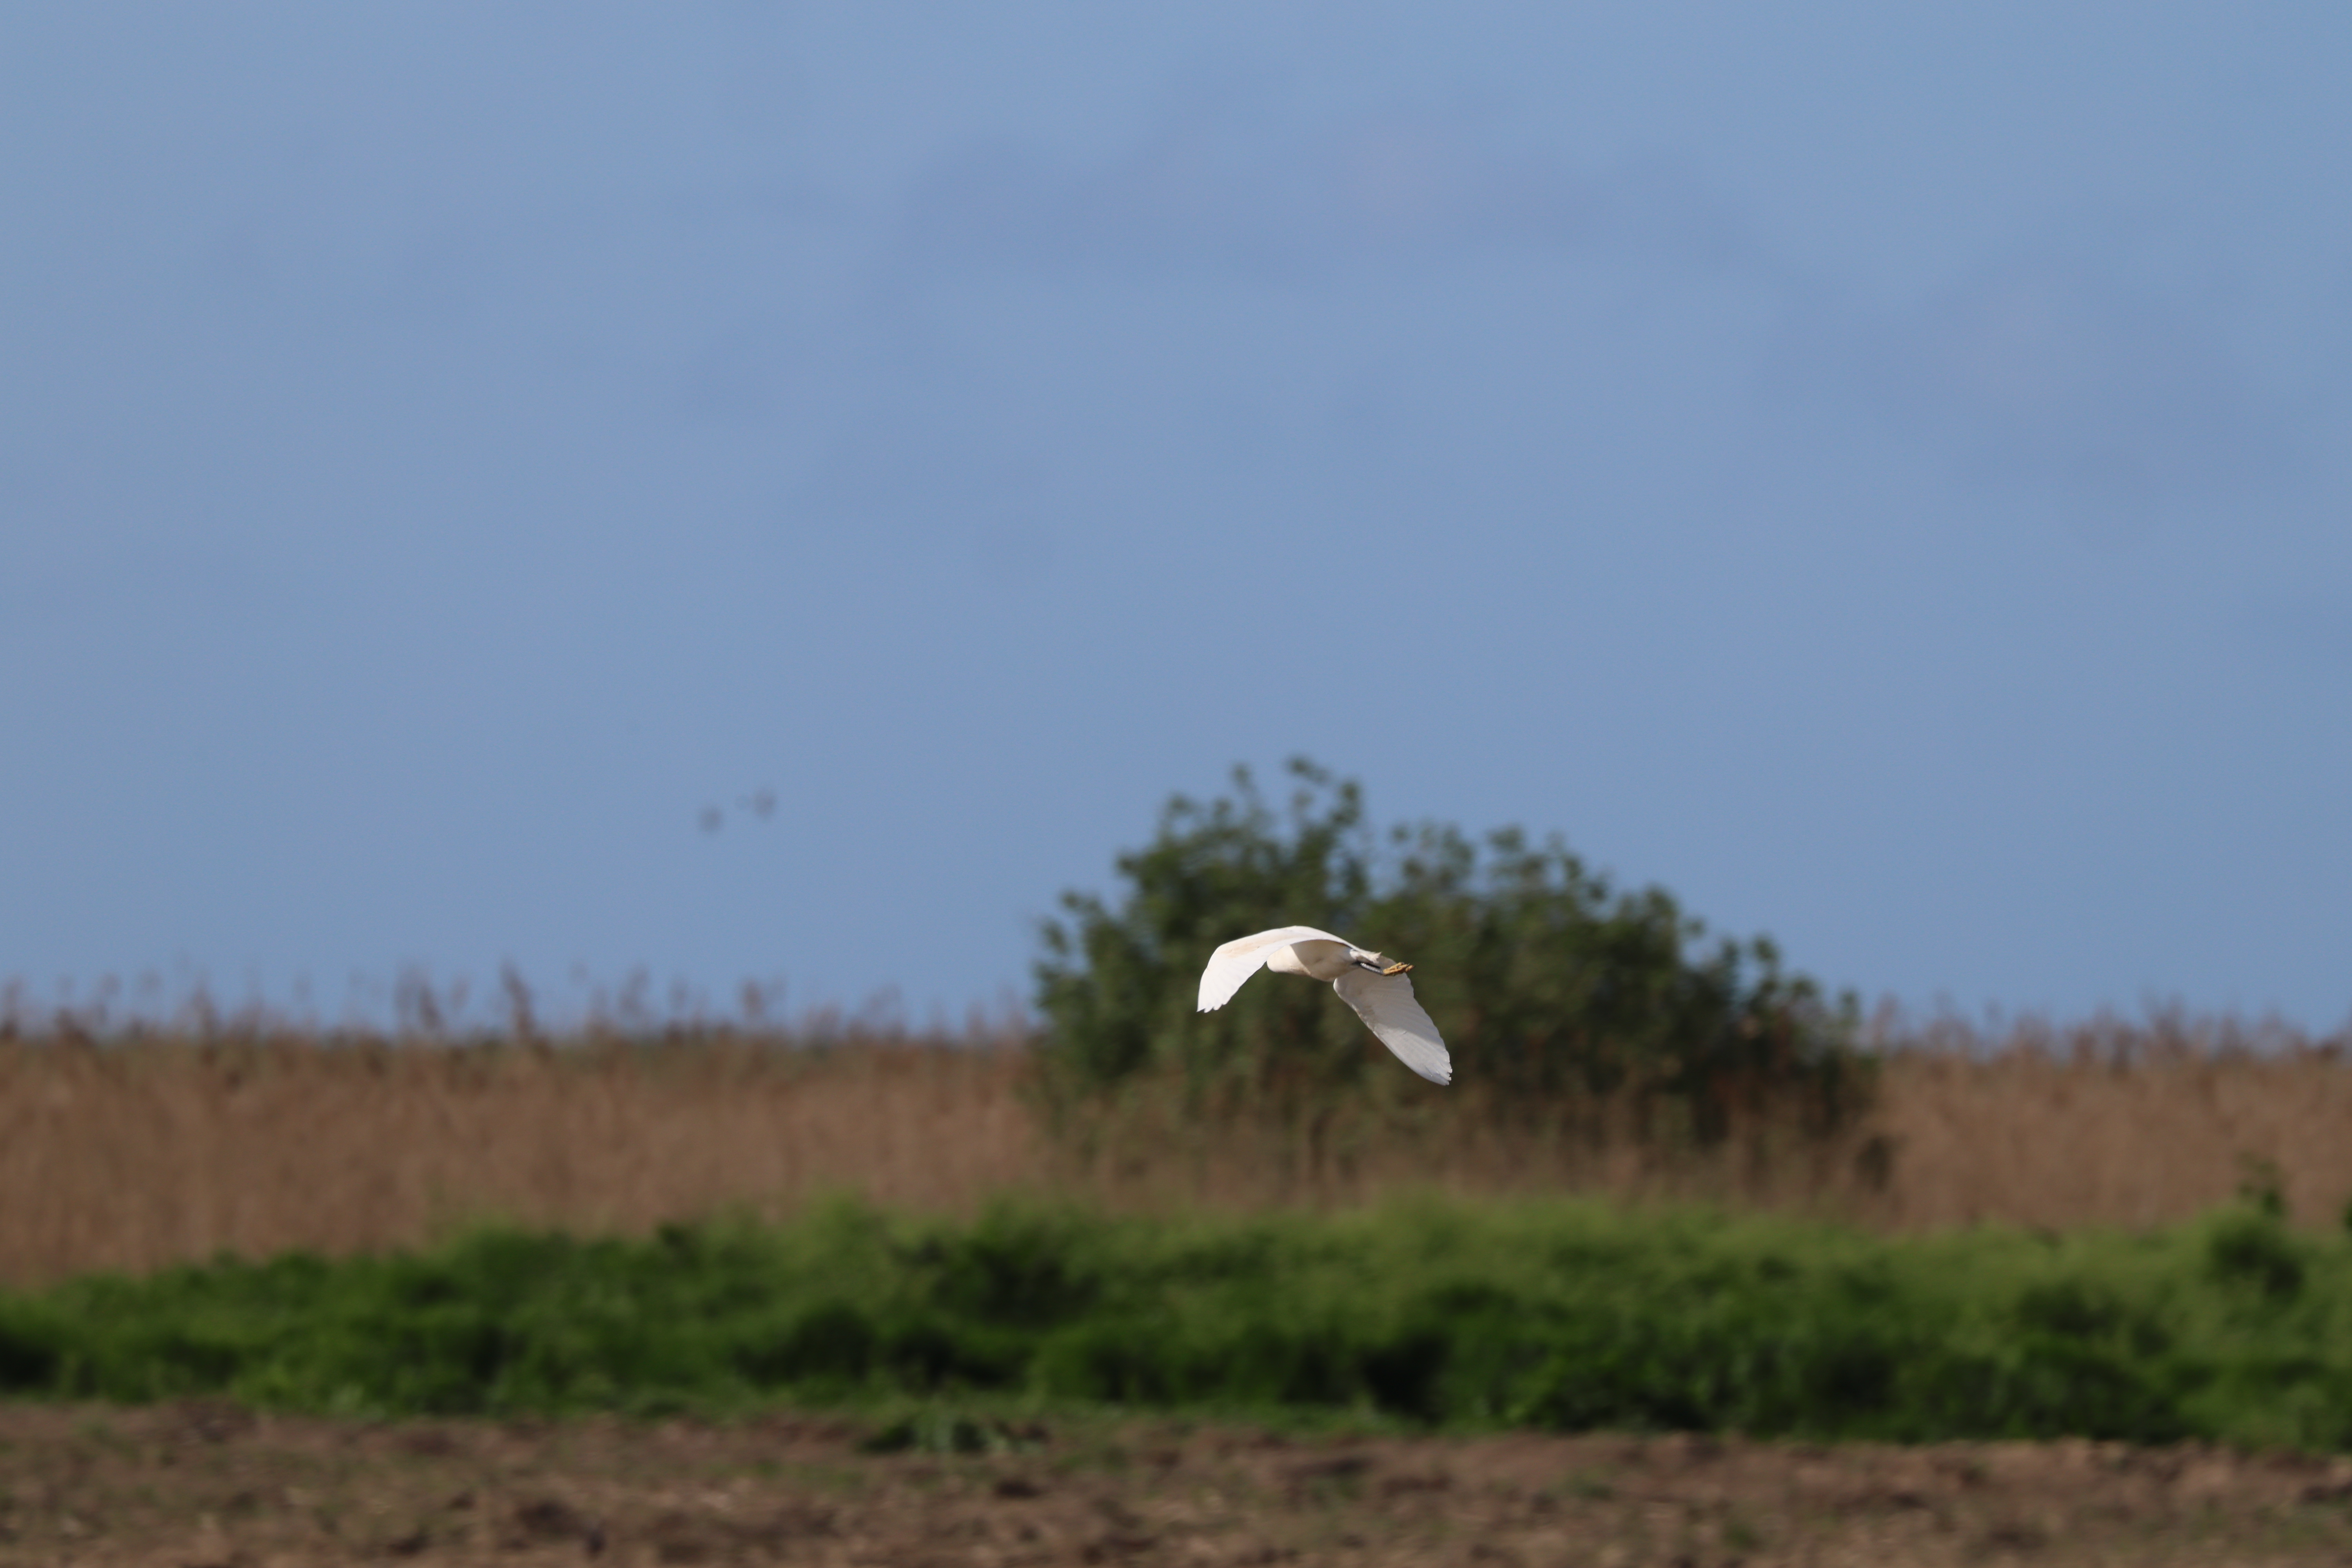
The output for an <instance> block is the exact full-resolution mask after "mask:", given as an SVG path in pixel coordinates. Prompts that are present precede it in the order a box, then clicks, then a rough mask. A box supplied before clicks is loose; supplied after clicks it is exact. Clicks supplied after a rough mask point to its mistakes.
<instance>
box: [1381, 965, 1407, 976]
mask: <svg viewBox="0 0 2352 1568" xmlns="http://www.w3.org/2000/svg"><path fill="white" fill-rule="evenodd" d="M1411 968H1412V964H1410V963H1391V964H1390V965H1389V966H1388V967H1387V968H1386V969H1383V970H1381V973H1382V974H1402V973H1404V972H1405V971H1406V970H1408V969H1411Z"/></svg>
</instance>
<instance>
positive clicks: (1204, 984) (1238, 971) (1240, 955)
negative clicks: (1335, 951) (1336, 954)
mask: <svg viewBox="0 0 2352 1568" xmlns="http://www.w3.org/2000/svg"><path fill="white" fill-rule="evenodd" d="M1292 942H1338V943H1339V945H1340V946H1341V947H1347V946H1349V945H1351V944H1350V943H1349V942H1348V941H1347V939H1346V938H1344V937H1337V936H1333V935H1332V934H1331V933H1330V932H1329V931H1317V930H1316V929H1315V928H1314V927H1313V926H1284V927H1282V928H1280V929H1279V930H1276V931H1260V932H1258V933H1257V934H1256V935H1255V936H1239V937H1235V938H1234V940H1233V941H1231V942H1227V943H1225V944H1224V945H1223V947H1220V948H1219V949H1217V951H1216V952H1213V953H1211V954H1209V967H1208V968H1206V969H1203V970H1202V971H1201V1001H1200V1010H1201V1011H1202V1012H1203V1013H1210V1012H1214V1011H1215V1010H1216V1009H1217V1008H1219V1007H1222V1006H1223V1005H1225V1004H1226V1003H1228V1002H1230V1001H1232V1000H1233V999H1234V992H1236V991H1238V990H1240V989H1241V988H1242V982H1243V981H1244V980H1247V979H1248V978H1249V977H1250V976H1251V975H1253V974H1255V973H1257V972H1258V970H1259V969H1260V968H1262V967H1263V966H1264V965H1265V961H1266V957H1267V955H1268V954H1270V953H1272V952H1274V950H1275V949H1276V948H1277V947H1288V946H1289V945H1290V944H1291V943H1292Z"/></svg>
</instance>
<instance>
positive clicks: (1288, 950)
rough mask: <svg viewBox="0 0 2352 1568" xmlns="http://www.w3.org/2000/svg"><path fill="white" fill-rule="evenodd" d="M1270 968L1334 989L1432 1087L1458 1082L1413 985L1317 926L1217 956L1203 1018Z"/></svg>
mask: <svg viewBox="0 0 2352 1568" xmlns="http://www.w3.org/2000/svg"><path fill="white" fill-rule="evenodd" d="M1268 963H1272V964H1273V967H1275V968H1276V969H1277V970H1280V971H1282V972H1284V973H1290V974H1307V975H1311V976H1313V977H1314V978H1316V979H1318V980H1328V981H1330V982H1331V988H1332V989H1333V990H1334V991H1337V992H1338V993H1339V999H1340V1000H1341V1001H1343V1002H1345V1003H1347V1004H1348V1005H1349V1006H1350V1007H1352V1008H1354V1009H1355V1010H1356V1016H1358V1017H1360V1018H1361V1019H1363V1021H1364V1022H1365V1024H1366V1025H1367V1026H1370V1029H1371V1031H1372V1033H1373V1034H1374V1035H1375V1036H1377V1037H1379V1039H1380V1042H1381V1044H1382V1045H1384V1046H1386V1047H1388V1048H1389V1049H1390V1050H1391V1051H1393V1052H1394V1053H1396V1058H1397V1059H1398V1060H1399V1061H1401V1062H1402V1063H1404V1065H1405V1066H1407V1067H1409V1068H1412V1070H1413V1071H1415V1072H1417V1073H1419V1074H1420V1075H1421V1076H1422V1077H1423V1078H1425V1079H1428V1080H1429V1081H1430V1082H1432V1083H1451V1082H1452V1081H1453V1080H1454V1063H1453V1059H1452V1058H1449V1057H1448V1056H1447V1055H1446V1053H1445V1041H1444V1039H1443V1038H1441V1037H1439V1035H1438V1033H1437V1025H1436V1024H1435V1023H1434V1022H1433V1021H1432V1020H1431V1018H1430V1016H1429V1015H1428V1014H1427V1013H1426V1012H1424V1011H1423V1009H1422V1005H1421V1004H1420V1003H1419V1002H1418V1001H1416V1000H1414V998H1413V994H1412V981H1411V980H1409V979H1407V978H1406V977H1405V975H1404V973H1403V971H1402V968H1401V967H1400V968H1399V969H1398V970H1397V972H1396V973H1381V971H1382V970H1384V969H1387V968H1389V967H1390V965H1389V963H1388V961H1387V960H1386V959H1384V958H1382V957H1381V954H1379V953H1377V952H1368V951H1367V950H1365V949H1363V948H1360V947H1358V946H1357V945H1356V944H1355V943H1353V942H1349V941H1348V940H1347V939H1346V938H1345V937H1338V936H1333V935H1332V934H1331V933H1330V932H1329V931H1318V930H1316V929H1315V928H1314V927H1313V926H1282V927H1280V928H1278V929H1276V930H1274V931H1259V932H1257V933H1256V934H1255V935H1254V936H1244V937H1236V938H1234V940H1233V941H1232V942H1226V943H1225V944H1224V945H1223V946H1222V947H1220V948H1218V949H1217V951H1216V952H1213V953H1211V954H1210V955H1209V963H1208V967H1207V968H1205V969H1203V970H1202V971H1201V995H1200V1008H1201V1011H1202V1012H1203V1013H1206V1012H1210V1011H1212V1010H1213V1009H1215V1008H1218V1007H1222V1006H1223V1005H1225V1004H1226V1003H1228V1002H1230V1001H1232V1000H1233V999H1234V993H1235V992H1236V991H1239V990H1240V989H1241V988H1242V985H1243V983H1244V982H1245V981H1247V980H1248V979H1249V977H1250V976H1251V975H1253V974H1255V973H1257V972H1258V971H1259V970H1260V969H1263V968H1265V967H1266V966H1267V964H1268Z"/></svg>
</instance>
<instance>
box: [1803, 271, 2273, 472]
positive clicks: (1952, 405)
mask: <svg viewBox="0 0 2352 1568" xmlns="http://www.w3.org/2000/svg"><path fill="white" fill-rule="evenodd" d="M1780 370H1781V372H1782V373H1783V374H1784V375H1785V377H1786V379H1787V380H1789V381H1791V382H1793V383H1794V384H1798V385H1800V386H1802V387H1804V388H1805V389H1806V390H1808V391H1810V392H1811V394H1813V395H1817V396H1821V395H1826V396H1829V397H1832V398H1834V399H1836V400H1838V401H1841V402H1843V403H1845V404H1846V405H1849V406H1852V407H1855V408H1858V409H1868V410H1870V411H1873V412H1874V414H1875V415H1876V416H1880V417H1882V418H1884V419H1885V420H1886V421H1887V422H1888V423H1890V424H1891V425H1892V426H1895V428H1896V429H1897V430H1898V431H1900V432H1901V433H1903V434H1904V435H1906V437H1909V438H1910V439H1913V440H1916V441H1921V442H1925V443H1927V445H1929V446H1930V447H1933V448H1934V449H1935V450H1937V452H1939V453H1940V454H1942V455H1943V457H1944V458H1945V459H1946V460H1947V461H1948V463H1949V464H1950V466H1951V468H1952V471H1953V473H1954V474H1955V476H1956V477H1958V478H1959V479H1964V480H1967V481H1971V482H1990V483H1994V484H2000V485H2014V486H2023V487H2029V488H2034V489H2047V490H2052V491H2055V492H2057V493H2059V494H2061V495H2064V496H2068V497H2071V498H2073V499H2074V500H2078V501H2085V502H2091V503H2094V504H2098V505H2102V506H2105V507H2110V508H2112V507H2117V506H2121V507H2126V508H2138V507H2142V506H2145V505H2147V504H2151V503H2154V502H2156V501H2157V500H2160V499H2163V498H2167V497H2173V498H2180V497H2189V496H2211V495H2216V494H2221V493H2227V492H2232V491H2239V490H2242V489H2247V488H2250V487H2255V486H2259V485H2261V484H2263V483H2266V482H2269V481H2271V480H2272V479H2275V478H2276V477H2278V476H2279V475H2280V474H2281V473H2283V472H2284V469H2285V468H2286V466H2287V464H2288V462H2289V458H2290V457H2291V454H2290V452H2289V451H2288V450H2287V448H2286V444H2285V440H2284V437H2282V436H2280V435H2279V434H2277V433H2276V430H2275V428H2274V426H2273V422H2271V421H2268V420H2266V419H2265V418H2264V417H2263V405H2264V403H2265V399H2264V397H2263V394H2262V391H2261V389H2260V388H2259V386H2258V385H2257V384H2255V382H2254V381H2253V379H2252V377H2251V376H2250V375H2249V374H2247V373H2246V372H2245V371H2244V369H2242V367H2241V366H2240V365H2239V364H2238V363H2236V362H2235V360H2234V358H2233V356H2232V355H2231V353H2229V352H2228V350H2227V349H2226V348H2225V347H2224V346H2223V343H2222V342H2221V334H2220V333H2219V332H2218V331H2216V330H2215V328H2214V325H2213V324H2212V323H2211V322H2210V321H2208V320H2202V319H2200V316H2199V314H2198V313H2197V312H2195V311H2194V310H2190V309H2187V308H2184V307H2183V306H2181V305H2179V304H2176V303H2173V302H2170V301H2167V300H2161V299H2158V298H2153V297H2150V296H2149V295H2147V294H2146V293H2144V292H2141V291H2139V290H2137V289H2134V288H2133V287H2132V286H2131V285H2130V284H2129V283H2127V282H2126V281H2125V280H2123V279H2120V278H2118V277H2116V276H2115V275H2113V273H2112V272H2110V271H2105V270H2103V269H2100V268H2094V267H2090V266H2085V265H2081V264H2068V263H2062V262H2054V261H2049V260H2042V259H2022V258H2021V259H2011V260H2006V261H2002V262H2000V263H1996V264H1993V265H1990V266H1987V267H1985V268H1981V269H1979V271H1977V272H1975V273H1974V274H1972V275H1970V276H1969V277H1968V278H1966V279H1963V280H1961V281H1959V282H1958V283H1956V284H1954V285H1953V286H1951V287H1949V288H1948V289H1943V290H1941V291H1939V292H1937V293H1935V294H1933V295H1930V296H1928V297H1927V298H1925V299H1921V300H1916V301H1915V302H1913V303H1912V304H1910V305H1908V306H1906V307H1903V308H1900V309H1896V310H1890V311H1886V312H1883V313H1880V314H1877V315H1874V316H1869V317H1857V318H1853V319H1848V320H1843V321H1839V320H1832V319H1825V318H1823V317H1822V316H1821V315H1818V314H1816V315H1813V316H1811V317H1810V318H1809V319H1807V320H1805V321H1803V322H1802V323H1801V326H1800V327H1799V328H1798V329H1796V330H1795V331H1792V333H1791V341H1790V352H1789V357H1788V360H1787V362H1786V363H1784V365H1783V366H1782V367H1780Z"/></svg>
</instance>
